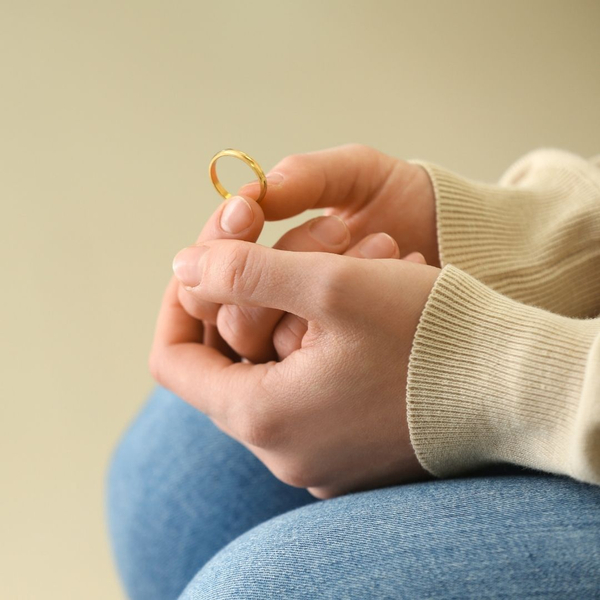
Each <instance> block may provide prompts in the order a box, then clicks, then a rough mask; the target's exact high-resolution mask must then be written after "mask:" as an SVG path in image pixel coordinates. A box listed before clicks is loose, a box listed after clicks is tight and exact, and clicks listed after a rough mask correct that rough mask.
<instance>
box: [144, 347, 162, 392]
mask: <svg viewBox="0 0 600 600" xmlns="http://www.w3.org/2000/svg"><path fill="white" fill-rule="evenodd" d="M162 362H163V360H162V356H161V355H160V353H159V352H158V351H157V350H156V349H153V350H151V352H150V356H149V357H148V369H149V371H150V375H151V376H152V379H154V381H156V382H157V383H160V384H161V385H162V371H163V369H162Z"/></svg>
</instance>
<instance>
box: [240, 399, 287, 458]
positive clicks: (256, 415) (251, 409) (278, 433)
mask: <svg viewBox="0 0 600 600" xmlns="http://www.w3.org/2000/svg"><path fill="white" fill-rule="evenodd" d="M248 400H249V401H248V402H245V403H244V404H243V406H241V407H240V411H239V414H238V418H237V419H236V420H237V421H238V424H237V425H238V426H237V428H236V429H237V430H238V431H239V432H240V436H241V437H242V439H244V441H246V442H247V443H249V444H251V445H252V446H256V447H258V448H275V447H276V446H278V445H279V444H280V443H281V440H282V439H283V438H284V437H285V432H284V427H283V423H282V419H281V418H280V416H279V413H278V411H277V409H275V408H274V406H275V404H274V403H273V402H270V401H269V396H268V395H267V394H266V393H265V392H263V391H262V390H261V392H260V393H256V394H253V397H251V398H248Z"/></svg>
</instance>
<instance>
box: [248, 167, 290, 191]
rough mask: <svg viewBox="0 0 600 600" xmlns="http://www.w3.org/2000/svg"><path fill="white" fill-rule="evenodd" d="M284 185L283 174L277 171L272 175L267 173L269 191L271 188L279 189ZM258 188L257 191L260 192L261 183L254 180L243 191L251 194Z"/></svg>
mask: <svg viewBox="0 0 600 600" xmlns="http://www.w3.org/2000/svg"><path fill="white" fill-rule="evenodd" d="M282 183H283V174H282V173H278V172H277V171H273V172H272V173H267V190H268V189H269V188H270V187H278V186H280V185H281V184H282ZM254 188H256V191H259V190H260V181H258V180H254V181H251V182H250V183H246V184H245V185H244V186H243V187H242V189H243V190H244V192H245V193H251V192H253V191H254Z"/></svg>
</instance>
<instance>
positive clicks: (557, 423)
mask: <svg viewBox="0 0 600 600" xmlns="http://www.w3.org/2000/svg"><path fill="white" fill-rule="evenodd" d="M407 415H408V424H409V430H410V436H411V441H412V444H413V447H414V449H415V452H416V455H417V457H418V459H419V461H420V462H421V464H422V465H423V467H424V468H425V469H427V470H428V471H429V472H431V473H432V474H433V475H435V476H437V477H448V476H453V475H458V474H460V473H463V472H466V471H469V470H472V469H476V468H481V467H483V466H486V465H490V464H494V463H506V462H508V463H513V464H518V465H522V466H525V467H530V468H534V469H539V470H543V471H547V472H551V473H557V474H564V475H569V476H571V477H574V478H575V479H578V480H581V481H586V482H589V483H594V484H600V318H596V319H574V318H568V317H565V316H561V315H558V314H555V313H552V312H550V311H547V310H544V309H541V308H539V307H535V306H528V305H526V304H523V303H520V302H517V301H516V300H514V299H511V298H509V297H508V296H506V295H504V294H501V293H499V292H497V291H495V290H492V289H491V288H489V287H488V286H486V285H485V284H484V283H482V282H481V281H479V280H477V279H476V278H474V277H473V276H471V275H469V274H468V273H466V272H464V271H462V270H461V269H458V268H457V267H455V266H453V265H447V266H445V267H444V268H443V269H442V271H441V273H440V275H439V276H438V279H437V280H436V282H435V285H434V287H433V290H432V292H431V294H430V296H429V298H428V301H427V303H426V305H425V308H424V310H423V313H422V314H421V318H420V321H419V324H418V327H417V331H416V334H415V339H414V343H413V348H412V351H411V355H410V359H409V368H408V382H407Z"/></svg>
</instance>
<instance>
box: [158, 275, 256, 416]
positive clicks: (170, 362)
mask: <svg viewBox="0 0 600 600" xmlns="http://www.w3.org/2000/svg"><path fill="white" fill-rule="evenodd" d="M178 286H179V281H178V280H177V279H176V278H175V277H173V278H172V279H171V281H170V282H169V285H168V286H167V289H166V291H165V293H164V295H163V300H162V304H161V308H160V311H159V315H158V320H157V324H156V329H155V333H154V340H153V343H152V350H151V352H150V361H149V362H150V371H151V373H152V376H153V377H154V379H156V381H157V382H158V383H160V384H161V385H162V386H164V387H166V388H168V389H169V390H171V391H172V392H174V393H175V394H176V395H178V396H179V397H180V398H183V399H184V400H186V401H187V402H189V403H190V404H191V405H192V406H194V407H196V408H197V409H198V410H200V411H202V412H203V413H205V414H207V415H208V416H210V417H211V418H215V419H218V420H220V421H222V422H223V423H225V424H227V423H228V419H229V415H231V414H232V413H235V411H236V409H237V407H239V402H240V401H243V400H244V399H246V398H247V397H248V394H257V393H258V392H257V391H256V390H260V381H261V378H262V377H263V376H264V368H266V366H265V365H260V367H262V368H261V369H260V370H259V366H256V367H254V366H253V365H248V364H245V363H233V362H232V361H231V360H230V359H229V358H227V357H226V356H223V355H222V354H221V353H220V352H219V351H218V350H216V349H214V348H209V347H208V346H205V345H203V344H202V343H201V342H202V337H203V333H204V331H203V325H202V322H201V321H198V320H197V319H195V318H193V317H191V316H190V315H189V314H188V313H187V312H186V311H185V310H184V309H183V307H182V306H181V305H180V304H179V301H178V299H177V287H178Z"/></svg>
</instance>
